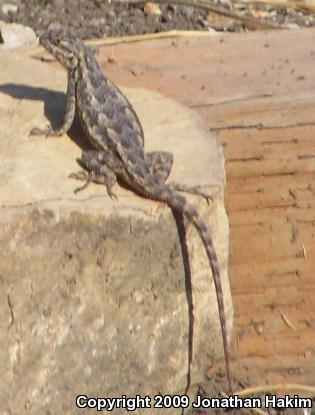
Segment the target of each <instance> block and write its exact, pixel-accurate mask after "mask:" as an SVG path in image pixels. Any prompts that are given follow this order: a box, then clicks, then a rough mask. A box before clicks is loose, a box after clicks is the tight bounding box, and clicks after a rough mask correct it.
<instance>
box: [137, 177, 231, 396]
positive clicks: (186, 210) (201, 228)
mask: <svg viewBox="0 0 315 415" xmlns="http://www.w3.org/2000/svg"><path fill="white" fill-rule="evenodd" d="M144 188H145V189H144V190H145V193H146V197H150V198H152V199H154V200H158V201H161V202H164V203H166V204H167V205H168V206H169V207H170V208H171V209H174V210H175V211H177V212H179V213H182V214H184V215H185V216H186V217H187V218H188V219H189V220H190V221H191V222H192V223H193V225H194V226H195V228H196V230H197V232H198V234H199V236H200V238H201V240H202V243H203V246H204V248H205V250H206V253H207V257H208V261H209V264H210V268H211V271H212V275H213V280H214V286H215V291H216V296H217V303H218V311H219V318H220V326H221V333H222V341H223V351H224V359H225V369H226V376H227V381H228V386H229V389H230V393H232V383H231V375H230V357H229V348H228V341H227V329H226V322H225V307H224V300H223V289H222V283H221V275H220V268H219V262H218V258H217V254H216V251H215V248H214V245H213V241H212V238H211V236H210V232H209V229H208V227H207V225H206V223H205V221H204V220H203V219H202V218H201V216H200V215H199V213H198V211H197V209H196V208H195V207H194V206H193V205H191V204H190V203H188V201H187V199H186V198H185V197H183V196H182V195H180V194H178V193H176V192H173V191H172V190H171V189H170V188H169V187H168V186H167V184H164V185H155V186H152V187H151V186H148V187H146V186H145V185H144Z"/></svg>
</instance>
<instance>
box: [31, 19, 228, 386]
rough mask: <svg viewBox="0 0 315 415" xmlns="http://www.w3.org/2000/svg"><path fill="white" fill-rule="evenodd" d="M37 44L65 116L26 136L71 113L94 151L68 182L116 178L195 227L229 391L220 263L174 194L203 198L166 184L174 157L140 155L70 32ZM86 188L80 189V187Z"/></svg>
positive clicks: (117, 102)
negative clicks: (58, 68)
mask: <svg viewBox="0 0 315 415" xmlns="http://www.w3.org/2000/svg"><path fill="white" fill-rule="evenodd" d="M39 40H40V43H41V45H42V46H44V48H45V49H47V50H48V51H49V52H50V53H51V54H52V55H53V56H54V57H55V58H56V59H57V60H58V61H59V62H60V63H61V64H62V65H63V66H64V67H65V69H66V70H67V74H68V86H67V101H66V112H65V116H64V120H63V124H62V126H61V127H60V128H59V129H57V130H52V129H51V127H47V128H46V129H39V128H34V129H33V130H32V131H31V134H45V135H46V136H48V135H49V136H58V135H62V134H63V133H66V132H67V131H68V130H69V129H70V127H71V125H72V122H73V119H74V114H75V110H77V112H78V115H79V119H80V121H81V124H82V126H83V128H84V131H85V134H86V136H87V138H88V139H89V141H90V144H91V145H92V148H93V150H89V151H83V152H82V156H81V158H80V159H79V160H78V162H79V164H80V165H81V166H82V167H83V168H84V171H83V172H82V173H81V174H76V175H73V177H75V178H77V179H81V180H86V184H87V183H89V182H91V181H93V182H96V183H102V184H104V185H105V186H106V187H107V191H108V194H109V195H110V196H111V197H113V196H115V195H114V193H113V192H112V190H111V189H112V187H113V186H114V185H115V183H116V181H117V178H118V179H120V180H122V181H123V182H124V183H125V184H126V185H127V186H128V187H129V188H130V189H131V190H133V191H134V192H135V193H137V194H138V195H140V196H143V197H146V198H150V199H153V200H156V201H160V202H164V203H166V204H167V205H168V206H169V207H170V208H171V209H173V210H174V211H178V212H180V213H181V214H183V215H184V216H186V217H187V218H188V219H189V220H190V221H191V222H192V223H193V225H194V226H195V228H196V229H197V231H198V234H199V236H200V238H201V240H202V243H203V245H204V248H205V250H206V253H207V257H208V260H209V264H210V267H211V270H212V274H213V279H214V283H215V289H216V295H217V302H218V309H219V316H220V324H221V332H222V338H223V349H224V356H225V366H226V374H227V380H228V384H229V389H230V391H232V388H231V377H230V358H229V350H228V341H227V329H226V322H225V311H224V301H223V291H222V285H221V279H220V271H219V264H218V260H217V255H216V252H215V249H214V246H213V242H212V239H211V236H210V233H209V230H208V227H207V225H206V223H205V222H204V220H203V219H202V218H201V217H200V215H199V213H198V212H197V210H196V209H195V207H194V206H192V205H191V204H190V203H188V201H187V200H186V199H185V197H183V196H182V195H180V194H179V193H178V192H187V193H193V194H199V195H202V196H204V194H203V193H202V192H201V191H200V189H199V187H198V186H196V187H189V186H186V185H180V184H177V183H166V179H167V178H168V176H169V174H170V171H171V167H172V163H173V156H172V154H171V153H167V152H151V153H145V152H144V148H143V147H144V136H143V131H142V127H141V123H140V121H139V118H138V116H137V114H136V113H135V111H134V109H133V107H132V105H131V104H130V103H129V101H128V99H127V98H126V97H125V96H124V95H123V93H122V92H121V91H120V90H119V88H118V87H117V86H116V85H114V84H113V83H112V82H110V81H109V80H108V79H107V77H106V75H105V74H104V73H103V71H102V70H101V68H100V66H99V65H98V63H97V62H96V59H95V57H94V52H93V51H92V49H90V48H89V47H87V46H85V45H84V43H83V42H82V41H81V40H80V39H79V38H78V36H77V35H76V34H75V33H74V32H72V31H71V30H69V29H67V28H65V27H62V26H60V25H56V24H54V25H50V27H49V28H48V30H47V31H46V32H44V33H42V34H41V36H40V39H39ZM83 187H85V186H83Z"/></svg>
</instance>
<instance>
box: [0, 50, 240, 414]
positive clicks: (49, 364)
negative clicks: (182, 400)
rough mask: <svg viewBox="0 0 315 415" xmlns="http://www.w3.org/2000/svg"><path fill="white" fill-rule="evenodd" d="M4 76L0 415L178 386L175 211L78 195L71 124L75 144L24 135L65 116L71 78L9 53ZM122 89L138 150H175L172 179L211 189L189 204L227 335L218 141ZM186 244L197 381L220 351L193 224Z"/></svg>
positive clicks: (182, 351)
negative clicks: (203, 236)
mask: <svg viewBox="0 0 315 415" xmlns="http://www.w3.org/2000/svg"><path fill="white" fill-rule="evenodd" d="M35 74H36V76H35ZM12 79H14V83H13V82H12ZM0 84H1V85H0V121H1V126H2V133H1V140H0V154H1V176H0V206H1V210H0V297H1V301H0V316H1V318H0V337H1V344H2V347H1V349H0V373H1V375H0V396H2V397H5V399H1V400H0V412H1V413H6V411H7V412H8V413H12V414H19V415H24V414H29V413H32V415H40V414H43V413H63V414H73V413H74V412H76V411H78V410H79V409H78V408H76V407H75V399H76V396H77V395H80V394H85V395H86V396H88V397H96V396H98V397H121V396H122V395H127V396H131V397H134V396H135V395H137V394H138V395H141V396H145V395H148V396H150V397H151V398H152V397H153V395H155V394H156V393H162V394H182V393H184V390H185V387H186V378H187V365H188V363H187V356H188V347H189V346H188V345H189V339H188V338H189V323H188V322H189V308H188V305H187V296H188V297H189V295H188V294H187V292H186V289H187V287H186V283H185V279H188V278H189V273H188V271H187V269H186V275H185V271H184V266H183V259H182V252H185V244H184V242H182V245H180V243H179V236H178V230H177V227H176V224H175V220H174V216H173V214H172V213H171V211H170V209H169V208H168V207H167V206H164V205H163V204H161V203H157V202H154V201H149V200H146V199H143V198H140V197H138V196H136V195H135V194H134V193H133V192H132V191H130V190H127V189H124V188H122V187H120V186H118V185H117V187H116V188H115V189H114V191H115V193H116V194H117V196H118V201H117V202H116V201H114V200H111V199H110V198H109V197H108V196H107V194H106V191H105V188H104V187H103V186H100V185H99V186H97V185H95V184H91V185H90V186H89V187H88V188H87V189H85V190H84V191H82V192H79V193H78V194H74V193H73V190H74V189H75V188H76V187H77V186H78V185H81V183H78V182H76V181H74V180H71V179H69V178H68V175H69V173H71V172H73V171H78V170H79V167H78V166H77V164H76V158H77V157H78V156H79V155H80V153H81V148H80V146H85V147H86V142H84V136H83V134H82V133H81V132H80V130H79V129H78V127H75V128H73V129H72V130H71V131H70V134H69V135H70V138H69V137H68V136H63V137H62V138H48V139H45V138H43V137H33V136H32V137H29V131H30V130H31V128H32V127H34V126H44V125H45V124H47V122H48V120H49V121H52V122H53V125H54V126H56V125H58V124H59V123H60V122H61V119H62V115H63V112H64V101H65V97H64V91H65V89H66V73H65V72H63V71H59V70H56V69H54V68H51V67H49V66H48V65H47V64H44V63H41V62H37V61H35V60H32V59H30V58H25V57H21V56H18V55H16V54H15V53H13V52H10V53H8V52H5V51H3V53H2V54H1V55H0ZM123 90H124V92H125V93H126V94H127V96H128V97H129V98H130V100H131V102H132V103H133V104H134V106H135V109H136V111H137V112H138V114H139V117H140V119H141V121H142V123H143V128H144V131H145V138H146V149H147V150H153V149H163V150H168V151H172V152H173V154H174V157H175V161H174V166H173V167H174V168H173V171H172V174H171V178H170V179H171V180H176V181H179V182H183V183H187V184H191V185H196V184H198V185H203V186H204V189H205V190H208V191H209V192H210V193H215V192H217V193H215V196H214V202H213V203H210V204H209V205H208V204H207V203H206V202H205V201H204V200H203V199H202V198H200V197H189V199H190V200H191V201H192V202H193V203H195V204H196V206H197V208H198V209H199V211H200V213H201V215H202V216H203V217H204V218H205V219H206V220H207V222H208V224H209V228H210V230H211V233H212V236H213V239H214V243H215V247H216V250H217V254H218V257H219V262H220V266H221V273H222V280H223V287H224V295H225V303H226V311H227V325H228V328H229V330H230V329H231V327H232V314H233V313H232V305H231V295H230V288H229V281H228V275H227V258H228V222H227V217H226V213H225V210H224V206H223V188H224V184H225V172H224V160H223V153H222V149H221V147H220V146H219V145H218V144H217V143H216V141H215V138H214V137H213V136H211V135H210V134H209V133H208V131H207V128H206V126H205V125H204V123H203V122H202V120H201V119H200V117H199V116H198V115H197V114H196V113H195V112H193V111H192V110H189V109H187V108H185V107H183V106H182V105H180V104H178V103H176V102H174V101H172V100H170V99H167V98H165V97H162V96H161V95H158V94H156V93H152V92H148V91H145V90H142V89H137V90H132V89H127V88H124V89H123ZM214 185H215V186H216V187H215V188H213V187H212V186H214ZM217 186H219V187H220V189H221V190H220V191H219V192H218V187H217ZM184 241H185V239H184ZM186 241H187V246H188V253H189V257H188V259H189V263H190V269H191V274H192V286H193V289H192V295H193V302H194V337H193V361H192V368H191V379H192V384H193V385H196V384H198V383H199V382H202V380H203V377H204V374H205V372H206V369H207V368H208V367H209V366H211V364H212V362H213V360H214V359H217V358H221V357H222V340H221V332H220V326H219V318H218V311H217V306H216V296H215V291H214V287H213V281H212V276H211V272H210V269H209V264H208V262H207V259H206V256H205V253H204V249H203V246H202V243H201V241H200V239H199V237H198V235H197V233H196V231H195V230H194V229H193V227H192V226H191V225H188V226H187V229H186ZM182 250H183V251H182ZM184 261H186V262H187V257H185V255H184ZM190 310H191V308H190ZM152 403H153V399H152ZM115 413H116V414H122V413H125V411H124V410H117V411H116V412H115ZM137 413H139V414H142V413H145V414H148V415H150V414H163V413H164V411H161V410H159V409H153V408H152V409H151V410H150V409H143V411H141V410H139V411H137ZM167 413H174V409H172V410H169V411H167Z"/></svg>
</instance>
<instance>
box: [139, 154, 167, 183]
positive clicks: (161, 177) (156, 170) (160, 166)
mask: <svg viewBox="0 0 315 415" xmlns="http://www.w3.org/2000/svg"><path fill="white" fill-rule="evenodd" d="M145 161H146V163H147V165H148V168H149V171H150V174H152V176H154V178H155V179H156V181H157V182H158V183H159V184H163V183H165V182H166V180H167V178H168V176H169V175H170V173H171V170H172V166H173V154H172V153H168V152H167V151H152V152H150V153H146V154H145Z"/></svg>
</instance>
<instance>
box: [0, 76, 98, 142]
mask: <svg viewBox="0 0 315 415" xmlns="http://www.w3.org/2000/svg"><path fill="white" fill-rule="evenodd" d="M0 92H3V93H5V94H7V95H10V96H11V97H12V98H16V99H26V100H30V101H43V102H44V114H45V117H46V118H47V120H48V122H49V123H50V125H51V126H52V128H53V129H56V128H59V127H60V126H61V124H62V121H63V116H64V113H65V108H66V94H65V93H63V92H59V91H52V90H51V89H47V88H41V87H35V86H29V85H23V84H15V83H6V84H0ZM46 124H47V123H46ZM46 124H45V122H43V125H34V127H38V128H44V127H45V126H46ZM67 134H68V135H69V137H70V139H71V140H72V141H73V142H74V143H75V144H77V145H78V146H79V147H80V148H81V149H82V150H89V149H91V146H90V145H89V142H88V140H87V138H86V136H85V134H84V131H83V129H82V128H81V125H80V122H79V120H78V117H77V114H76V115H75V118H74V122H73V124H72V126H71V128H70V130H69V132H68V133H67Z"/></svg>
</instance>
